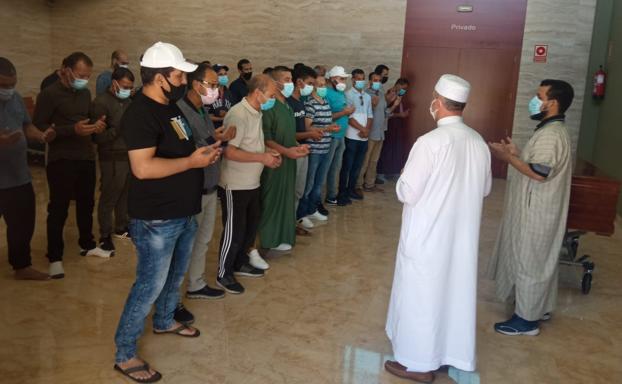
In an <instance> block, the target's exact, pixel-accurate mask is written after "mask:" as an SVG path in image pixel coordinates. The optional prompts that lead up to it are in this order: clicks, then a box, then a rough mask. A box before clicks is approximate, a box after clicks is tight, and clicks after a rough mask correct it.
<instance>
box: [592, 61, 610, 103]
mask: <svg viewBox="0 0 622 384" xmlns="http://www.w3.org/2000/svg"><path fill="white" fill-rule="evenodd" d="M606 83H607V73H606V72H605V71H604V70H603V66H602V65H601V66H600V68H599V69H598V71H596V73H594V89H593V90H592V97H593V98H594V99H596V100H602V99H604V98H605V85H606Z"/></svg>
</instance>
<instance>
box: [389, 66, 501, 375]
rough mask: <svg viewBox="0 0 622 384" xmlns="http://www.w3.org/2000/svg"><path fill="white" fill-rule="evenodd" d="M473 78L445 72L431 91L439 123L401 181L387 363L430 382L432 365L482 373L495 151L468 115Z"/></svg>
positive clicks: (412, 157) (434, 115)
mask: <svg viewBox="0 0 622 384" xmlns="http://www.w3.org/2000/svg"><path fill="white" fill-rule="evenodd" d="M470 90H471V86H470V84H469V83H468V82H467V81H465V80H463V79H461V78H460V77H458V76H455V75H443V76H442V77H441V78H440V80H439V81H438V83H437V84H436V87H435V88H434V92H433V94H432V98H433V99H432V102H431V104H430V114H431V115H432V118H433V119H434V120H435V121H436V123H437V128H436V129H434V130H432V131H431V132H429V133H427V134H425V135H423V136H421V137H420V138H419V139H418V140H417V142H416V143H415V144H414V145H413V147H412V150H411V151H410V155H409V157H408V161H407V162H406V166H405V168H404V170H403V172H402V175H401V176H400V179H399V180H398V182H397V187H396V189H397V196H398V198H399V200H400V201H401V202H402V203H403V204H404V213H403V222H402V229H401V234H400V241H399V247H398V251H397V261H396V268H395V277H394V280H393V289H392V292H391V302H390V305H389V313H388V318H387V324H386V332H387V336H388V337H389V339H390V340H391V343H392V345H393V354H394V356H395V360H396V361H387V362H386V363H385V369H386V370H387V371H388V372H390V373H392V374H394V375H396V376H399V377H403V378H406V379H410V380H414V381H418V382H423V383H429V382H432V381H433V380H434V373H433V371H436V370H438V368H439V367H440V366H441V365H449V366H451V368H450V375H451V376H452V377H455V376H457V374H456V372H458V373H460V375H462V374H464V375H472V376H475V377H476V374H471V373H470V372H473V371H475V307H476V290H477V255H478V242H479V228H480V220H481V215H482V206H483V199H484V197H485V196H487V195H488V193H489V192H490V188H491V171H490V151H489V150H488V146H487V145H486V143H485V142H484V140H483V139H482V137H481V136H480V135H479V134H478V133H477V132H476V131H475V130H473V129H471V128H469V127H468V126H467V125H466V124H464V123H463V121H462V111H463V110H464V108H465V106H466V102H467V100H468V98H469V93H470Z"/></svg>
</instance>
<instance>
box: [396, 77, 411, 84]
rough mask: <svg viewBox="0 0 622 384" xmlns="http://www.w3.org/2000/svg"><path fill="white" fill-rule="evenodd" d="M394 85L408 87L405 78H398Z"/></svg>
mask: <svg viewBox="0 0 622 384" xmlns="http://www.w3.org/2000/svg"><path fill="white" fill-rule="evenodd" d="M395 84H399V85H410V82H409V81H408V79H407V78H405V77H400V78H399V79H397V80H396V81H395Z"/></svg>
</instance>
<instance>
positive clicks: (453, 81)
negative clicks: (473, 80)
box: [434, 75, 471, 103]
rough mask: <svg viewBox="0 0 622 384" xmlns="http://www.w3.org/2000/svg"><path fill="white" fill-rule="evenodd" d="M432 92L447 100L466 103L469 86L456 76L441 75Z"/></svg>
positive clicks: (469, 90)
mask: <svg viewBox="0 0 622 384" xmlns="http://www.w3.org/2000/svg"><path fill="white" fill-rule="evenodd" d="M434 90H435V91H436V93H438V94H439V95H441V96H443V97H445V98H447V99H449V100H452V101H456V102H458V103H466V102H467V100H468V98H469V92H471V84H469V82H468V81H466V80H464V79H463V78H461V77H458V76H456V75H443V76H441V78H440V79H438V83H436V86H435V87H434Z"/></svg>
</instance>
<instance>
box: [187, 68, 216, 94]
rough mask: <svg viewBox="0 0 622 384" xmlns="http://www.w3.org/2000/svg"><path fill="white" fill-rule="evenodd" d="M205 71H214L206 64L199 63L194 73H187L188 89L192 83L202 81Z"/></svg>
mask: <svg viewBox="0 0 622 384" xmlns="http://www.w3.org/2000/svg"><path fill="white" fill-rule="evenodd" d="M207 71H214V70H213V69H212V67H211V66H210V65H209V64H206V63H201V64H199V65H198V66H197V69H195V70H194V72H189V73H188V74H187V75H186V76H187V78H188V85H187V87H188V89H191V88H192V82H193V81H199V82H201V81H203V78H204V77H205V73H206V72H207Z"/></svg>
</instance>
